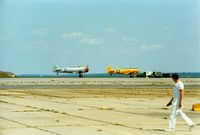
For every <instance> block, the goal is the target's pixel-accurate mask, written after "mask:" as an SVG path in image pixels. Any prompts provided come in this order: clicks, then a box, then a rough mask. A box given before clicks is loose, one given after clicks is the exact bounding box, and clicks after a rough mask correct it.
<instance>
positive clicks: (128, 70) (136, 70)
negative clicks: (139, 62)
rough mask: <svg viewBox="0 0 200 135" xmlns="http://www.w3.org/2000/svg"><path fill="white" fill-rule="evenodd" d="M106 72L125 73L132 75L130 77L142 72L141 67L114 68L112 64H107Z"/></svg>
mask: <svg viewBox="0 0 200 135" xmlns="http://www.w3.org/2000/svg"><path fill="white" fill-rule="evenodd" d="M106 72H107V73H108V74H110V76H111V75H112V74H124V75H130V77H133V76H134V75H135V74H137V73H139V72H140V69H139V68H119V69H112V67H111V66H110V65H108V66H107V68H106Z"/></svg>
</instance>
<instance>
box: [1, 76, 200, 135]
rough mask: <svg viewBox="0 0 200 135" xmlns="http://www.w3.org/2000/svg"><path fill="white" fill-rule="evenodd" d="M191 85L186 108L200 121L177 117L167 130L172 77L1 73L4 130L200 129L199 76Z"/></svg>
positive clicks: (183, 132) (149, 134) (31, 134)
mask: <svg viewBox="0 0 200 135" xmlns="http://www.w3.org/2000/svg"><path fill="white" fill-rule="evenodd" d="M182 80H183V82H184V83H185V85H186V89H185V98H184V112H185V113H186V114H187V115H188V116H189V117H190V118H191V119H192V120H193V121H194V122H195V123H196V126H195V127H194V129H193V130H192V131H191V132H190V131H189V128H188V125H187V124H186V123H185V122H184V121H183V120H181V119H180V118H178V119H177V129H176V131H175V132H165V131H164V129H166V128H167V127H168V118H169V114H170V111H171V108H170V107H169V108H168V107H166V104H167V102H168V101H169V100H170V96H171V88H172V86H173V82H172V81H171V79H169V78H156V79H155V78H12V79H0V134H1V135H19V134H20V135H83V134H84V135H199V134H200V112H194V111H191V109H192V108H191V107H192V104H194V103H198V102H200V79H199V78H186V79H182Z"/></svg>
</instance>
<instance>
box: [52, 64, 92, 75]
mask: <svg viewBox="0 0 200 135" xmlns="http://www.w3.org/2000/svg"><path fill="white" fill-rule="evenodd" d="M53 72H55V73H57V75H58V74H59V73H73V74H79V77H83V76H84V73H86V72H89V67H88V66H72V67H63V68H61V67H59V66H57V65H56V64H54V67H53Z"/></svg>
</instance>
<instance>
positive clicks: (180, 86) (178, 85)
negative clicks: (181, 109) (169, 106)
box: [173, 81, 184, 99]
mask: <svg viewBox="0 0 200 135" xmlns="http://www.w3.org/2000/svg"><path fill="white" fill-rule="evenodd" d="M182 89H184V84H183V82H182V81H178V82H177V83H175V85H174V88H173V99H179V98H180V90H182Z"/></svg>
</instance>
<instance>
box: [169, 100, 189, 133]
mask: <svg viewBox="0 0 200 135" xmlns="http://www.w3.org/2000/svg"><path fill="white" fill-rule="evenodd" d="M177 115H179V116H180V117H181V118H182V119H184V120H185V121H186V123H187V124H188V125H192V124H193V122H192V120H191V119H190V118H189V117H188V116H186V115H185V113H183V111H182V109H181V108H179V99H173V102H172V111H171V115H170V119H169V128H170V129H175V128H176V118H177Z"/></svg>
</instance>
